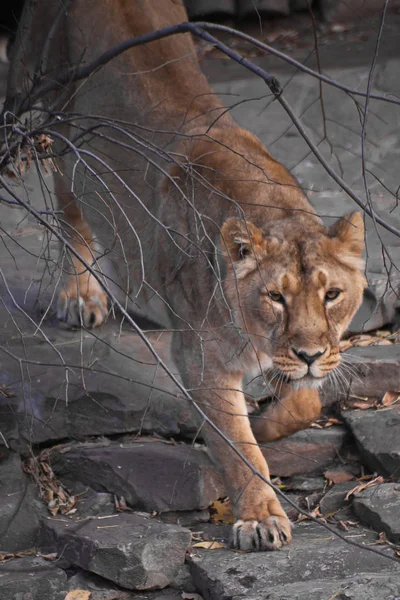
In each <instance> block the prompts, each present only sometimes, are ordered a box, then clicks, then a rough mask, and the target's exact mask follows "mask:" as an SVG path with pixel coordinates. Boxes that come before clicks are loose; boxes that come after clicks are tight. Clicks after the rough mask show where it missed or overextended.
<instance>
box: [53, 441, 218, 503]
mask: <svg viewBox="0 0 400 600" xmlns="http://www.w3.org/2000/svg"><path fill="white" fill-rule="evenodd" d="M83 446H84V445H83ZM52 457H53V458H52V460H51V465H52V468H53V470H54V471H55V472H56V473H57V475H58V476H59V477H60V479H61V480H62V481H63V480H65V479H66V480H67V481H68V482H73V481H76V480H78V481H80V482H81V483H83V484H85V485H88V486H90V487H92V488H93V489H95V490H97V491H106V492H111V493H113V494H116V495H117V496H123V497H124V498H125V500H126V502H127V503H128V505H129V506H131V507H132V508H135V509H137V510H145V511H148V512H152V511H157V512H164V511H176V510H182V511H192V510H199V509H205V508H207V507H208V506H209V505H210V504H211V503H212V502H213V501H214V500H216V499H217V498H220V497H222V496H224V495H226V493H225V487H224V485H223V483H222V479H221V477H220V476H219V475H218V473H217V471H216V469H215V467H214V466H213V464H212V462H211V460H210V458H209V456H208V454H207V453H206V452H205V451H204V450H202V449H197V448H192V447H191V446H189V445H188V446H186V445H182V444H168V443H164V442H161V441H160V442H153V441H146V439H143V441H141V440H140V438H138V440H137V441H136V442H130V443H128V442H127V443H124V444H111V445H107V446H103V447H102V446H100V445H96V446H95V447H93V446H92V447H89V448H85V447H79V446H78V447H76V448H73V449H71V450H70V451H68V452H65V453H64V454H52Z"/></svg>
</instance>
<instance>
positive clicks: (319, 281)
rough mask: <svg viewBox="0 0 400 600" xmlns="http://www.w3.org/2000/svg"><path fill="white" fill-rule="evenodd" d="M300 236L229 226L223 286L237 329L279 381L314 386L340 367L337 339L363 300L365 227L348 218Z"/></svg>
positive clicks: (275, 227) (282, 226) (280, 229)
mask: <svg viewBox="0 0 400 600" xmlns="http://www.w3.org/2000/svg"><path fill="white" fill-rule="evenodd" d="M288 221H289V220H288ZM301 229H302V228H301V227H300V226H299V227H296V226H295V224H293V222H292V223H291V225H289V223H285V222H284V221H282V222H281V221H278V222H275V223H273V224H272V225H271V226H270V227H269V228H268V231H266V232H265V231H263V229H262V228H259V227H257V226H255V225H254V224H253V223H252V222H251V221H247V220H240V219H236V218H230V219H228V220H227V221H226V222H225V223H224V225H223V227H222V230H221V233H222V245H223V248H224V252H225V259H226V264H227V267H226V268H227V277H226V281H225V287H226V293H227V296H228V300H229V302H230V303H231V306H232V307H233V311H234V314H235V318H236V324H237V325H238V326H239V327H240V329H241V330H242V331H244V332H246V334H249V337H250V339H251V343H252V344H253V345H255V346H256V348H257V349H258V350H261V351H262V352H265V353H266V354H267V355H268V356H269V357H270V358H271V359H272V366H273V367H275V369H277V371H278V372H279V373H280V374H281V375H282V377H284V378H285V379H286V380H291V381H293V382H297V383H302V384H306V385H316V384H318V383H321V382H322V380H323V378H324V377H325V376H327V375H328V374H329V373H330V372H332V371H333V370H334V369H335V368H336V367H337V366H338V365H339V362H340V354H339V342H340V338H341V336H342V334H343V332H344V331H345V329H346V327H347V326H348V324H349V323H350V320H351V319H352V317H353V315H354V314H355V312H356V310H357V309H358V307H359V306H360V304H361V301H362V296H363V290H364V288H365V286H366V280H365V277H364V275H363V273H362V268H363V260H362V259H361V253H362V250H363V247H364V226H363V220H362V217H361V215H360V214H359V213H353V214H351V215H348V216H345V217H343V218H342V219H340V220H339V221H337V222H336V223H335V224H334V225H333V226H332V227H330V228H329V229H324V228H323V227H322V225H317V226H315V227H314V226H313V227H310V228H309V229H308V228H307V230H306V231H304V230H301Z"/></svg>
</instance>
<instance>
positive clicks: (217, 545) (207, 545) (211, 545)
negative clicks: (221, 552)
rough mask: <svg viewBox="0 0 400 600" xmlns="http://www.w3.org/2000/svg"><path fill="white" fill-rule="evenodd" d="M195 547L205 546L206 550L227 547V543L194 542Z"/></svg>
mask: <svg viewBox="0 0 400 600" xmlns="http://www.w3.org/2000/svg"><path fill="white" fill-rule="evenodd" d="M193 548H205V550H216V549H218V548H225V544H223V543H222V542H198V543H197V544H193Z"/></svg>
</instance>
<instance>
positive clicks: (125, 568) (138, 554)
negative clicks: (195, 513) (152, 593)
mask: <svg viewBox="0 0 400 600" xmlns="http://www.w3.org/2000/svg"><path fill="white" fill-rule="evenodd" d="M190 541H191V534H190V531H188V530H187V529H183V528H182V527H179V526H176V525H165V524H164V523H161V522H159V521H157V520H155V519H151V518H146V517H142V516H139V515H134V514H119V515H114V516H112V517H111V518H108V519H96V518H94V519H90V520H87V521H83V522H75V523H74V522H73V521H71V520H67V519H65V520H62V519H58V520H53V519H48V520H47V521H44V522H43V528H42V532H41V539H40V547H41V548H42V549H44V551H48V550H51V551H53V552H54V550H55V549H56V550H57V552H58V553H59V554H60V555H62V556H63V557H65V558H67V559H69V560H70V561H71V562H72V563H73V564H75V565H78V566H79V567H81V568H83V569H85V570H87V571H91V572H93V573H96V574H97V575H100V576H101V577H104V578H105V579H109V580H111V581H113V582H114V583H116V584H118V585H120V586H122V587H125V588H128V589H138V590H147V589H160V588H164V587H167V586H168V584H169V583H171V582H172V581H173V579H174V576H175V573H176V571H177V569H178V567H179V566H180V565H182V564H183V563H184V560H185V553H186V549H187V548H188V546H189V544H190Z"/></svg>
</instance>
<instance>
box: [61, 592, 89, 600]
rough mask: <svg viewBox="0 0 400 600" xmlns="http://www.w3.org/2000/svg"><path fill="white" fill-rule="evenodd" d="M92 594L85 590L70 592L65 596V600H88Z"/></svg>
mask: <svg viewBox="0 0 400 600" xmlns="http://www.w3.org/2000/svg"><path fill="white" fill-rule="evenodd" d="M91 595H92V592H88V591H86V590H72V591H71V592H69V593H68V594H67V595H66V596H65V600H89V598H90V596H91Z"/></svg>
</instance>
